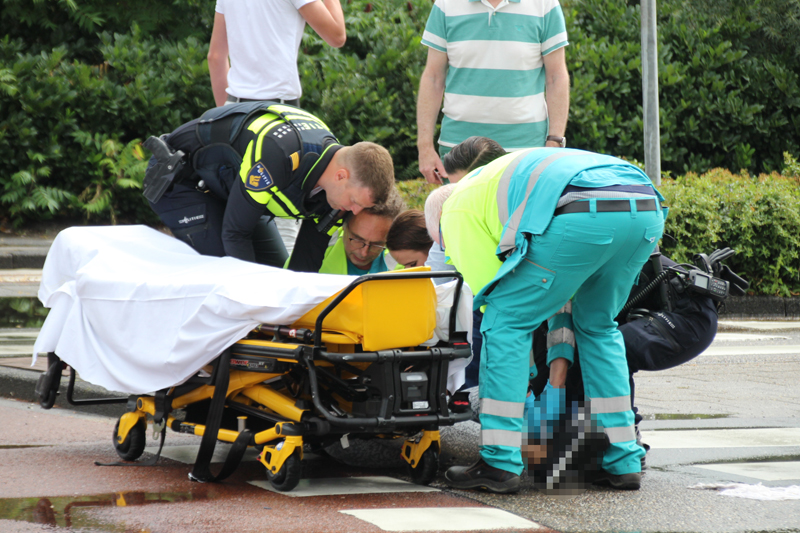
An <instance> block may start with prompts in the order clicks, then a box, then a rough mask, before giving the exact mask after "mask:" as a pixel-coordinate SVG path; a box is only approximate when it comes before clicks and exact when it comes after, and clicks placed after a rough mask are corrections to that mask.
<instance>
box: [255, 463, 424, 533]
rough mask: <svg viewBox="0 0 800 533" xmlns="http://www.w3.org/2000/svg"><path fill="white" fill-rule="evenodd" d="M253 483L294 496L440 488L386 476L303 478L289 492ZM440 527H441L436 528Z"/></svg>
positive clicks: (259, 482)
mask: <svg viewBox="0 0 800 533" xmlns="http://www.w3.org/2000/svg"><path fill="white" fill-rule="evenodd" d="M248 483H250V484H251V485H255V486H256V487H259V488H262V489H266V490H269V491H272V492H277V493H278V494H283V495H284V496H291V497H292V498H307V497H309V496H340V495H343V494H381V493H396V492H439V489H435V488H433V487H426V486H424V485H415V484H414V483H409V482H407V481H402V480H400V479H394V478H391V477H385V476H365V477H337V478H320V479H301V480H300V483H299V484H298V485H297V488H295V489H294V490H291V491H289V492H280V491H278V490H275V489H274V488H273V487H272V485H271V484H270V482H269V481H263V480H257V481H248ZM436 529H439V528H436Z"/></svg>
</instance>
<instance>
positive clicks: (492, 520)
mask: <svg viewBox="0 0 800 533" xmlns="http://www.w3.org/2000/svg"><path fill="white" fill-rule="evenodd" d="M339 512H340V513H344V514H349V515H352V516H354V517H356V518H358V519H359V520H363V521H365V522H369V523H370V524H372V525H374V526H377V527H379V528H381V529H382V530H384V531H487V530H494V529H504V530H505V529H517V530H519V529H522V530H529V531H534V530H538V529H543V528H542V526H540V525H539V524H537V523H536V522H531V521H530V520H526V519H524V518H521V517H519V516H517V515H514V514H511V513H509V512H507V511H502V510H500V509H494V508H491V507H414V508H395V509H355V510H350V511H339Z"/></svg>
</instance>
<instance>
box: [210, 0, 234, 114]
mask: <svg viewBox="0 0 800 533" xmlns="http://www.w3.org/2000/svg"><path fill="white" fill-rule="evenodd" d="M228 70H230V63H228V30H227V28H226V27H225V15H223V14H222V13H215V14H214V29H213V30H212V32H211V43H209V45H208V73H209V75H210V76H211V90H212V91H213V92H214V102H215V103H216V104H217V106H221V105H224V104H225V100H226V99H227V98H228V93H226V92H225V89H227V88H228Z"/></svg>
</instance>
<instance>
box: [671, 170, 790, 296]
mask: <svg viewBox="0 0 800 533" xmlns="http://www.w3.org/2000/svg"><path fill="white" fill-rule="evenodd" d="M799 186H800V174H796V173H795V174H793V175H792V176H790V177H786V176H782V175H780V174H777V173H772V174H764V175H761V176H759V177H751V176H749V175H748V174H746V173H744V174H739V175H735V174H731V173H730V172H729V171H727V170H722V169H715V170H711V171H709V172H707V173H705V174H703V175H702V176H697V175H695V174H687V175H686V176H683V177H681V178H678V179H676V180H671V179H667V180H664V181H663V182H662V185H661V187H660V188H659V189H660V191H661V192H662V194H663V195H664V196H665V198H666V199H667V205H668V206H670V214H669V217H668V218H667V224H666V228H665V233H667V234H668V235H670V236H672V237H673V238H674V240H672V239H669V238H665V239H664V241H663V249H664V252H665V253H666V254H667V255H668V256H670V257H672V258H673V259H675V260H676V261H688V262H691V259H692V258H691V254H693V253H698V252H705V253H709V252H711V251H713V250H714V249H715V248H722V247H726V246H729V247H731V248H733V249H735V250H736V251H737V252H738V253H737V254H736V255H735V256H734V257H732V258H731V259H730V260H728V261H726V262H727V263H728V264H729V265H730V266H731V268H733V270H734V271H736V272H740V273H743V274H744V275H745V277H746V278H747V280H748V281H749V282H750V288H751V293H752V294H762V295H774V296H792V295H795V296H796V295H798V294H800V257H799V256H798V254H799V253H800V188H799Z"/></svg>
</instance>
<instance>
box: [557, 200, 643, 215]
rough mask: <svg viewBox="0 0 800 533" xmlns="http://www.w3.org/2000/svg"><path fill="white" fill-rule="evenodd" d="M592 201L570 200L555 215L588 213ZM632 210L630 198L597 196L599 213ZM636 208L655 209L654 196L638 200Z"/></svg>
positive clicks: (639, 209) (640, 209)
mask: <svg viewBox="0 0 800 533" xmlns="http://www.w3.org/2000/svg"><path fill="white" fill-rule="evenodd" d="M590 203H591V202H588V201H586V200H577V201H575V202H570V203H568V204H566V205H562V206H561V207H559V208H558V209H556V211H555V213H553V216H555V217H557V216H558V215H566V214H568V213H588V212H590V211H591V208H590V206H589V204H590ZM630 210H631V201H630V200H606V199H603V198H597V212H598V213H607V212H610V211H630ZM636 210H637V211H655V210H656V201H655V200H654V199H652V198H646V199H644V200H636Z"/></svg>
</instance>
